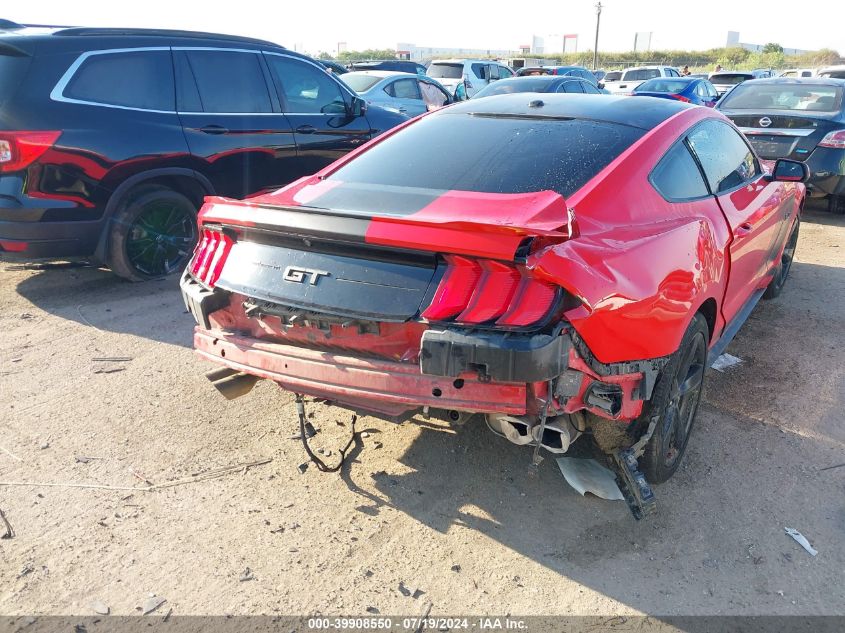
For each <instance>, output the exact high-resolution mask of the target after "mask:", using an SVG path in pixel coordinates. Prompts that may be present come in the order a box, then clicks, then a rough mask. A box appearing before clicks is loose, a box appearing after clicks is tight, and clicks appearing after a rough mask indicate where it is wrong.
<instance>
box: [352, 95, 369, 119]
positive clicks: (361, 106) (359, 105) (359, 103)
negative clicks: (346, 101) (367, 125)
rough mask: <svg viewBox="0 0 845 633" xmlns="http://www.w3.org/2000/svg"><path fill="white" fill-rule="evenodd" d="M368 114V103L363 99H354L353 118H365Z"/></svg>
mask: <svg viewBox="0 0 845 633" xmlns="http://www.w3.org/2000/svg"><path fill="white" fill-rule="evenodd" d="M366 113H367V102H366V101H364V100H363V99H362V98H361V97H352V116H354V117H359V116H364V115H365V114H366Z"/></svg>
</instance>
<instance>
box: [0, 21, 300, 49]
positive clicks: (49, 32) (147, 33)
mask: <svg viewBox="0 0 845 633" xmlns="http://www.w3.org/2000/svg"><path fill="white" fill-rule="evenodd" d="M161 38H165V39H167V40H168V42H171V43H172V42H174V41H175V42H178V43H180V44H181V43H186V44H189V43H193V44H196V42H197V40H205V41H213V42H216V43H227V44H250V45H253V46H256V45H257V46H266V47H272V48H277V49H278V48H281V49H284V46H282V45H280V44H276V43H274V42H270V41H267V40H261V39H256V38H253V37H243V36H240V35H226V34H223V33H206V32H202V31H183V30H173V29H141V28H101V27H81V26H50V25H32V24H16V23H13V22H8V21H3V22H0V40H2V39H6V40H7V42H8V41H12V42H14V43H15V45H21V44H22V43H24V42H26V41H28V40H36V41H38V42H39V43H43V42H49V43H51V44H54V45H56V46H67V47H71V48H75V49H80V48H82V49H84V48H89V47H90V48H95V47H98V46H100V45H101V43H102V40H110V41H114V42H116V43H122V44H128V43H129V42H128V41H127V40H129V41H132V43H133V44H137V43H138V42H139V41H141V42H145V43H146V42H150V41H155V40H157V39H161ZM83 42H90V44H85V45H83V46H80V43H83Z"/></svg>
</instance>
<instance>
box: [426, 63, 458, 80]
mask: <svg viewBox="0 0 845 633" xmlns="http://www.w3.org/2000/svg"><path fill="white" fill-rule="evenodd" d="M425 74H426V75H428V76H429V77H433V78H434V79H460V78H461V77H463V76H464V65H463V64H432V65H431V66H429V67H428V71H427V72H426V73H425Z"/></svg>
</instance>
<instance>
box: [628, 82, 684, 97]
mask: <svg viewBox="0 0 845 633" xmlns="http://www.w3.org/2000/svg"><path fill="white" fill-rule="evenodd" d="M687 86H689V82H688V81H672V80H671V79H649V80H648V81H646V82H643V83H641V84H640V85H639V86H637V87H636V88H634V92H666V93H669V94H677V93H679V92H682V91H683V90H685V89H686V87H687Z"/></svg>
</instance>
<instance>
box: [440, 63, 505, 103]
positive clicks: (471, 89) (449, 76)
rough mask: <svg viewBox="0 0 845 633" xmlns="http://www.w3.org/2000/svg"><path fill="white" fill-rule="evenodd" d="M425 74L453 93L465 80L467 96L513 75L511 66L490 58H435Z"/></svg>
mask: <svg viewBox="0 0 845 633" xmlns="http://www.w3.org/2000/svg"><path fill="white" fill-rule="evenodd" d="M425 74H426V75H428V76H429V77H431V78H432V79H436V80H437V81H438V82H440V84H441V85H443V86H445V87H446V88H448V89H449V91H450V92H452V93H453V94H454V93H455V91H456V90H457V88H458V84H460V83H461V82H463V83H464V86H465V87H466V96H467V98H469V97H471V96H473V95H474V94H475V93H476V92H478V91H479V90H481V89H482V88H484V87H485V86H487V85H488V84H489V83H490V82H491V81H496V80H497V79H507V78H509V77H513V71H512V70H511V69H510V68H508V67H507V66H505V65H504V64H500V63H498V62H496V61H493V60H490V59H435V60H434V61H433V62H431V64H430V65H429V67H428V70H427V71H426V73H425Z"/></svg>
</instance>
